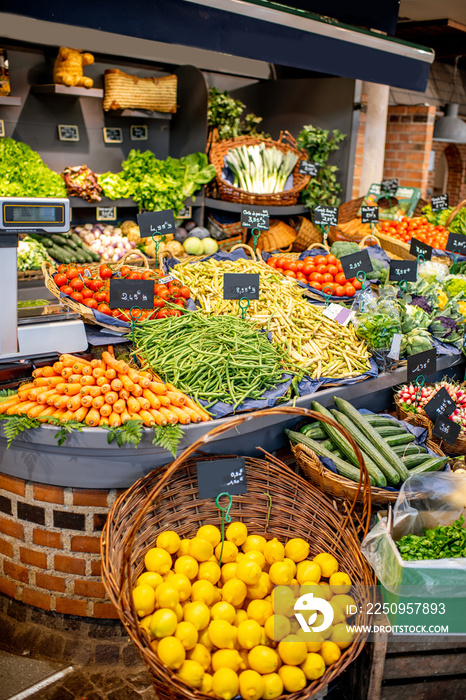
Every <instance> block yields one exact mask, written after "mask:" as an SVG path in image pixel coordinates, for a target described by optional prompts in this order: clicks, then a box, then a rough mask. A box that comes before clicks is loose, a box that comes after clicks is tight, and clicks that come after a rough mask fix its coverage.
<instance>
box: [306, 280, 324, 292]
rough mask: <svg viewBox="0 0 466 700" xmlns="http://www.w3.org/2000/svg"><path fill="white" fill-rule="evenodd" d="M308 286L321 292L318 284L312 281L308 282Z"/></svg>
mask: <svg viewBox="0 0 466 700" xmlns="http://www.w3.org/2000/svg"><path fill="white" fill-rule="evenodd" d="M309 286H310V287H312V288H313V289H318V290H319V292H321V291H322V285H321V284H319V282H314V281H312V282H309Z"/></svg>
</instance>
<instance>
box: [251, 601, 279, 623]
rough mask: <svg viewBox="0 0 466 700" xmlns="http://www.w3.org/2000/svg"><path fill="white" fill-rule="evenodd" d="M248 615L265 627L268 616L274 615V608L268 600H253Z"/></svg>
mask: <svg viewBox="0 0 466 700" xmlns="http://www.w3.org/2000/svg"><path fill="white" fill-rule="evenodd" d="M248 615H249V617H250V618H251V620H255V621H256V622H258V623H259V625H261V627H263V626H264V625H265V623H266V620H267V618H269V617H270V616H271V615H273V608H272V606H271V604H270V603H268V602H267V601H266V600H251V602H250V603H249V605H248Z"/></svg>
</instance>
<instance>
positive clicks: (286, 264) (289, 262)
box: [282, 258, 294, 270]
mask: <svg viewBox="0 0 466 700" xmlns="http://www.w3.org/2000/svg"><path fill="white" fill-rule="evenodd" d="M292 265H294V261H293V260H291V259H290V258H285V262H284V263H283V265H282V267H283V269H284V270H291V269H292V268H291V266H292Z"/></svg>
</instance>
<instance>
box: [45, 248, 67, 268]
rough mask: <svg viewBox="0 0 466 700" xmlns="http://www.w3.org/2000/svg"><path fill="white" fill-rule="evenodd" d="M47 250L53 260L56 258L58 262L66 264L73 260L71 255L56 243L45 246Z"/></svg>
mask: <svg viewBox="0 0 466 700" xmlns="http://www.w3.org/2000/svg"><path fill="white" fill-rule="evenodd" d="M47 252H48V254H49V255H51V256H52V258H53V259H54V260H58V262H61V263H66V264H67V265H69V264H70V263H72V262H73V257H72V256H71V255H70V254H69V253H68V252H67V251H65V250H64V249H63V248H60V247H59V246H57V245H54V246H52V247H51V248H47Z"/></svg>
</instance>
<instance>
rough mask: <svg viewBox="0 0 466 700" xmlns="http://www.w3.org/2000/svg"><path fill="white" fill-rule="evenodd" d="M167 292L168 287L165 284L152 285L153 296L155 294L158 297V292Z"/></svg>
mask: <svg viewBox="0 0 466 700" xmlns="http://www.w3.org/2000/svg"><path fill="white" fill-rule="evenodd" d="M162 291H163V292H168V287H167V285H166V284H155V285H154V294H157V295H158V296H160V292H162Z"/></svg>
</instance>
